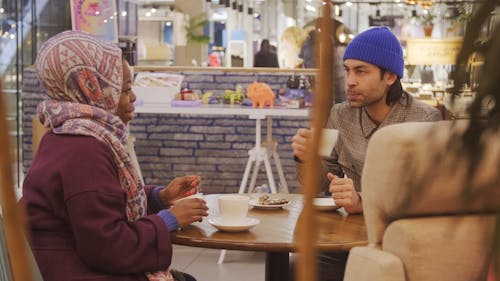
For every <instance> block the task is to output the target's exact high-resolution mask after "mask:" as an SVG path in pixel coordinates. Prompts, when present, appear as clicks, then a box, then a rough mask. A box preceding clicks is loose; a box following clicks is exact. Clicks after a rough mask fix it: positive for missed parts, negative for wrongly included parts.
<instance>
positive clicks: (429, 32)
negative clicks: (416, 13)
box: [424, 25, 434, 37]
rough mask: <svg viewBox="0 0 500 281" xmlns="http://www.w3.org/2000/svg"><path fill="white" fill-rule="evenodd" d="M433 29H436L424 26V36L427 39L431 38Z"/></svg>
mask: <svg viewBox="0 0 500 281" xmlns="http://www.w3.org/2000/svg"><path fill="white" fill-rule="evenodd" d="M433 29H434V26H433V25H424V35H425V37H431V36H432V30H433Z"/></svg>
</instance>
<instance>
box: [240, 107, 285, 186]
mask: <svg viewBox="0 0 500 281" xmlns="http://www.w3.org/2000/svg"><path fill="white" fill-rule="evenodd" d="M264 118H265V116H263V115H251V116H250V119H255V147H253V148H251V149H250V150H249V151H248V161H247V165H246V167H245V172H244V173H243V179H242V180H241V185H240V189H239V191H238V193H244V192H245V189H246V186H247V182H248V177H249V175H250V171H251V169H252V164H253V166H254V168H253V172H252V178H251V180H250V186H249V187H248V193H250V192H252V191H253V189H254V188H255V182H256V180H257V175H258V173H259V168H260V164H261V163H262V162H264V166H265V168H266V175H267V180H268V183H269V187H270V188H271V193H277V189H276V183H275V182H274V176H273V171H272V168H271V162H270V158H271V156H272V157H273V158H274V163H275V165H276V169H277V170H278V176H279V179H280V184H281V188H282V190H284V191H285V192H286V193H288V185H287V183H286V179H285V174H284V173H283V167H282V166H281V161H280V158H279V155H278V143H277V141H275V140H273V139H272V122H273V120H272V118H271V117H267V136H266V137H267V138H266V141H265V142H264V143H261V120H262V119H264Z"/></svg>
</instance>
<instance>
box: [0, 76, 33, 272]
mask: <svg viewBox="0 0 500 281" xmlns="http://www.w3.org/2000/svg"><path fill="white" fill-rule="evenodd" d="M1 89H3V88H2V83H1V81H0V143H1V144H2V145H0V183H1V185H0V192H1V193H0V205H1V207H2V213H3V219H4V226H5V240H6V242H7V252H8V253H9V264H10V267H11V270H12V278H14V281H29V280H33V276H32V270H30V268H31V265H30V263H29V260H28V249H27V248H26V247H27V245H26V243H25V233H24V229H25V228H24V221H25V220H24V214H23V209H22V208H21V207H20V205H19V204H17V202H16V197H15V194H14V183H13V180H12V168H11V167H12V163H11V160H10V146H9V135H8V132H9V129H8V127H7V122H6V119H5V118H6V116H7V115H6V109H5V104H4V101H3V99H4V97H3V94H1Z"/></svg>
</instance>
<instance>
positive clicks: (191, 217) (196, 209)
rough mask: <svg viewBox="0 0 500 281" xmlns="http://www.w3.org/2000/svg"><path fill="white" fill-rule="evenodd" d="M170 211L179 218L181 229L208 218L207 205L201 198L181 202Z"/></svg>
mask: <svg viewBox="0 0 500 281" xmlns="http://www.w3.org/2000/svg"><path fill="white" fill-rule="evenodd" d="M169 210H170V212H171V213H172V214H173V215H174V216H175V217H176V218H177V222H178V223H179V226H180V227H184V226H186V225H189V224H191V223H193V222H195V221H201V220H202V219H203V217H206V216H208V207H207V204H206V202H205V200H203V199H199V198H193V199H186V200H181V201H179V202H176V203H175V205H173V206H172V207H170V209H169Z"/></svg>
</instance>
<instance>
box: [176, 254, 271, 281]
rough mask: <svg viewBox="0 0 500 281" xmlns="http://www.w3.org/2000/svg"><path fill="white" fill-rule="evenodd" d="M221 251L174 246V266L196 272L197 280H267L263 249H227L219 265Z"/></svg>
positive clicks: (191, 272) (192, 272) (190, 272)
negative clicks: (256, 250)
mask: <svg viewBox="0 0 500 281" xmlns="http://www.w3.org/2000/svg"><path fill="white" fill-rule="evenodd" d="M220 252H221V251H220V250H214V249H204V248H192V247H185V246H178V245H174V257H173V261H172V266H171V267H172V268H174V269H177V270H180V271H184V272H187V273H189V274H191V275H193V276H194V277H195V278H196V279H197V280H198V281H234V280H237V281H259V280H264V266H265V254H264V253H263V252H243V251H227V252H226V257H225V259H224V263H222V264H217V260H218V259H219V254H220Z"/></svg>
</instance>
